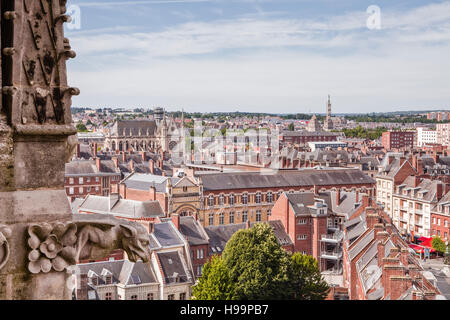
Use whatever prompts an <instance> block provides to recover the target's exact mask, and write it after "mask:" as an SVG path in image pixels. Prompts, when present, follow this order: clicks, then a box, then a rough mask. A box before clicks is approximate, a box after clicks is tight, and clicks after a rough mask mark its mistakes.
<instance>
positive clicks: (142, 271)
mask: <svg viewBox="0 0 450 320" xmlns="http://www.w3.org/2000/svg"><path fill="white" fill-rule="evenodd" d="M77 267H79V269H80V273H81V274H88V273H89V271H93V272H95V273H96V274H97V275H98V276H99V278H98V284H99V285H104V284H105V281H104V279H103V278H102V276H101V274H102V271H103V270H104V269H106V270H108V271H109V272H111V274H112V277H113V284H119V283H120V284H123V285H132V284H144V283H157V280H156V277H155V274H154V271H153V269H152V268H151V266H149V265H148V264H144V263H143V262H142V261H138V262H136V263H133V262H130V261H128V260H118V261H105V262H93V263H83V264H78V265H77ZM136 276H137V277H136ZM138 278H139V279H140V281H139V283H135V282H136V280H137V279H138Z"/></svg>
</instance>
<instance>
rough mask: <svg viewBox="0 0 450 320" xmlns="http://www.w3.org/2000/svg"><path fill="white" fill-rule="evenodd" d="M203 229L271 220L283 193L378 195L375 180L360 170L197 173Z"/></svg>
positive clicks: (200, 218) (200, 216)
mask: <svg viewBox="0 0 450 320" xmlns="http://www.w3.org/2000/svg"><path fill="white" fill-rule="evenodd" d="M197 178H198V179H199V184H200V186H201V188H202V191H203V192H202V193H201V196H202V198H201V201H202V204H201V207H202V209H201V210H200V213H199V221H200V223H201V224H202V225H203V226H210V225H221V224H233V223H245V222H246V221H247V220H250V221H251V222H262V221H268V220H269V217H270V215H271V211H272V207H273V205H274V203H275V201H276V200H278V198H279V197H280V195H281V194H282V193H283V192H308V191H311V192H313V191H314V190H315V189H317V191H320V192H324V191H327V190H342V191H351V190H354V191H359V192H362V193H368V194H371V195H372V194H375V180H373V179H372V178H370V177H369V176H367V175H366V174H364V173H363V172H362V171H361V170H358V169H349V168H339V169H324V170H313V169H307V170H280V171H278V172H270V173H268V174H262V173H260V172H231V173H218V174H215V173H207V174H200V173H199V174H197Z"/></svg>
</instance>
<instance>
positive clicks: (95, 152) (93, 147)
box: [92, 142, 97, 158]
mask: <svg viewBox="0 0 450 320" xmlns="http://www.w3.org/2000/svg"><path fill="white" fill-rule="evenodd" d="M92 151H93V154H94V158H96V157H97V142H94V144H93V146H92Z"/></svg>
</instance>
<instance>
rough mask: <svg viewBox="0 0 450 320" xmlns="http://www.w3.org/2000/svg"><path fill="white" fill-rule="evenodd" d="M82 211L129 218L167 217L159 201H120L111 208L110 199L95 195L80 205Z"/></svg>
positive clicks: (88, 197)
mask: <svg viewBox="0 0 450 320" xmlns="http://www.w3.org/2000/svg"><path fill="white" fill-rule="evenodd" d="M113 203H114V202H113ZM80 210H86V211H90V212H95V213H102V214H112V215H115V216H119V217H127V218H156V217H163V216H164V215H165V214H164V211H163V209H162V207H161V204H160V203H159V202H158V201H135V200H128V199H119V200H118V201H117V202H115V204H114V205H113V206H112V208H110V199H109V197H103V196H95V195H88V196H87V197H86V198H85V200H84V202H83V203H82V204H81V205H80Z"/></svg>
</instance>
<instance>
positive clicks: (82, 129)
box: [76, 122, 88, 132]
mask: <svg viewBox="0 0 450 320" xmlns="http://www.w3.org/2000/svg"><path fill="white" fill-rule="evenodd" d="M76 128H77V131H78V132H88V129H87V128H86V126H85V125H84V124H83V123H81V122H79V123H78V124H77V126H76Z"/></svg>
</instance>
